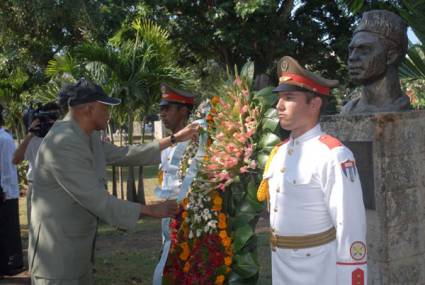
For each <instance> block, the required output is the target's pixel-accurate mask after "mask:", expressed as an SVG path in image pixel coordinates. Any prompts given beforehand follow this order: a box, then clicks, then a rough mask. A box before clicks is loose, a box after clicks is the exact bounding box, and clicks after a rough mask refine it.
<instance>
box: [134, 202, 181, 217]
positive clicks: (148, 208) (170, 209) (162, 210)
mask: <svg viewBox="0 0 425 285" xmlns="http://www.w3.org/2000/svg"><path fill="white" fill-rule="evenodd" d="M177 210H178V205H177V202H176V200H167V201H165V202H161V203H158V204H153V205H142V208H141V211H140V213H141V215H146V216H151V217H154V218H168V217H174V216H176V214H177Z"/></svg>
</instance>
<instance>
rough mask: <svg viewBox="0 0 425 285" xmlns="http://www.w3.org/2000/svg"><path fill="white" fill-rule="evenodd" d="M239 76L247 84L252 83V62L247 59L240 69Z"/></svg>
mask: <svg viewBox="0 0 425 285" xmlns="http://www.w3.org/2000/svg"><path fill="white" fill-rule="evenodd" d="M241 77H242V79H243V80H244V81H245V82H246V83H247V85H248V86H251V85H252V81H253V80H254V62H252V61H248V62H247V63H245V64H244V66H243V67H242V70H241Z"/></svg>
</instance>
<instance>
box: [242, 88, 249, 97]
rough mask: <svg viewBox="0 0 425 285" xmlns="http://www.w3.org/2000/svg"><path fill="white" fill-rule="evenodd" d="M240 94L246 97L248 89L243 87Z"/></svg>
mask: <svg viewBox="0 0 425 285" xmlns="http://www.w3.org/2000/svg"><path fill="white" fill-rule="evenodd" d="M242 95H243V96H244V97H248V95H249V91H248V90H247V89H243V90H242Z"/></svg>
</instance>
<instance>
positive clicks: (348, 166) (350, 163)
mask: <svg viewBox="0 0 425 285" xmlns="http://www.w3.org/2000/svg"><path fill="white" fill-rule="evenodd" d="M341 168H342V172H343V173H344V175H345V177H347V178H348V179H350V181H351V182H354V180H356V177H357V169H356V163H355V161H354V160H346V161H344V162H342V163H341Z"/></svg>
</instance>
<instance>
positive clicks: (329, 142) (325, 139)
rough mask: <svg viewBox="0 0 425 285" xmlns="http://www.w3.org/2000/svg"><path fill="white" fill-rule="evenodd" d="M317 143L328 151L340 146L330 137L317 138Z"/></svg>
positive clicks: (340, 144) (337, 141)
mask: <svg viewBox="0 0 425 285" xmlns="http://www.w3.org/2000/svg"><path fill="white" fill-rule="evenodd" d="M319 141H320V142H321V143H324V144H325V145H326V146H327V147H328V148H329V149H333V148H336V147H338V146H342V143H341V142H340V141H339V139H337V138H335V137H333V136H330V135H323V136H321V137H320V138H319Z"/></svg>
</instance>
